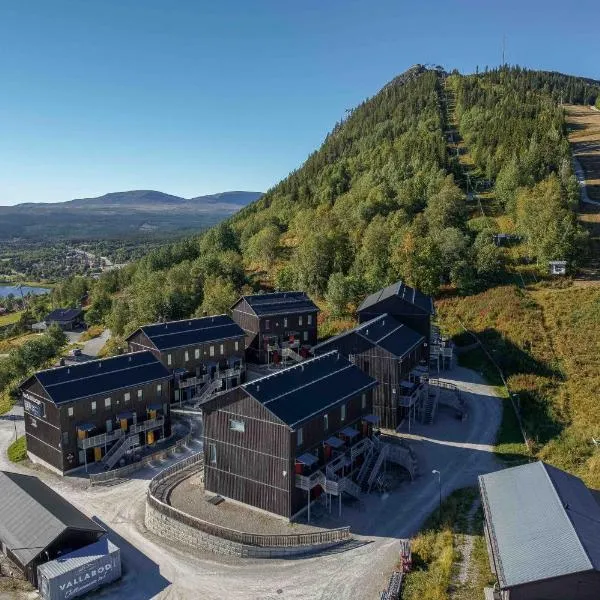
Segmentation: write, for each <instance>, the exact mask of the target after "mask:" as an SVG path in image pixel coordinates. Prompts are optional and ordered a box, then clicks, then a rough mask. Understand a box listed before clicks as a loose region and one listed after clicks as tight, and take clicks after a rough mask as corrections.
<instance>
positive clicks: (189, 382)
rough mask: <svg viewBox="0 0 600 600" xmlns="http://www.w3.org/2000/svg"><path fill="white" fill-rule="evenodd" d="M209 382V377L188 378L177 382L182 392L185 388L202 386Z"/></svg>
mask: <svg viewBox="0 0 600 600" xmlns="http://www.w3.org/2000/svg"><path fill="white" fill-rule="evenodd" d="M207 381H208V375H203V376H202V377H188V378H187V379H180V380H178V381H177V387H178V388H179V389H180V390H181V389H184V388H188V387H192V386H196V385H202V384H203V383H206V382H207Z"/></svg>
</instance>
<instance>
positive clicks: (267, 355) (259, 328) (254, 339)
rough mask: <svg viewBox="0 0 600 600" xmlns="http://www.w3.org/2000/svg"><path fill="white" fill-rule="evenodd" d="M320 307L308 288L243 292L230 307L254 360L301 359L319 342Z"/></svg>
mask: <svg viewBox="0 0 600 600" xmlns="http://www.w3.org/2000/svg"><path fill="white" fill-rule="evenodd" d="M318 312H319V309H318V308H317V306H316V305H315V303H314V302H313V301H312V300H311V299H310V298H309V297H308V296H307V295H306V293H305V292H275V293H272V294H255V295H252V296H242V297H241V298H240V299H239V300H238V301H237V302H236V303H235V304H234V305H233V306H232V308H231V316H232V317H233V320H234V321H235V322H236V323H238V324H239V325H240V327H241V328H242V329H243V330H244V332H245V334H246V348H247V352H248V358H249V359H250V360H253V361H255V362H259V363H267V362H276V363H277V362H280V361H281V360H287V359H290V360H293V361H296V362H298V361H300V360H301V359H302V356H301V355H304V356H306V355H307V354H308V348H310V347H311V346H314V345H315V344H316V343H317V313H318Z"/></svg>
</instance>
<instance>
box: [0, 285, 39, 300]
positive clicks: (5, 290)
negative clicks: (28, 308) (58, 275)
mask: <svg viewBox="0 0 600 600" xmlns="http://www.w3.org/2000/svg"><path fill="white" fill-rule="evenodd" d="M49 291H50V288H43V287H31V286H29V285H24V286H22V287H21V290H20V291H19V288H18V287H17V286H16V285H2V284H1V283H0V298H6V296H8V295H9V294H13V295H14V296H15V298H20V297H21V292H23V296H27V294H34V295H35V296H39V295H40V294H47V293H48V292H49Z"/></svg>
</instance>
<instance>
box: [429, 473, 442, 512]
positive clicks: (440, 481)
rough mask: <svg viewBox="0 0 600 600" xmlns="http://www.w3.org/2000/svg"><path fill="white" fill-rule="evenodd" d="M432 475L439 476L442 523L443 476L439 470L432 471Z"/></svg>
mask: <svg viewBox="0 0 600 600" xmlns="http://www.w3.org/2000/svg"><path fill="white" fill-rule="evenodd" d="M431 473H432V475H437V478H438V486H439V489H440V522H441V521H442V474H441V473H440V472H439V471H438V470H437V469H433V471H431Z"/></svg>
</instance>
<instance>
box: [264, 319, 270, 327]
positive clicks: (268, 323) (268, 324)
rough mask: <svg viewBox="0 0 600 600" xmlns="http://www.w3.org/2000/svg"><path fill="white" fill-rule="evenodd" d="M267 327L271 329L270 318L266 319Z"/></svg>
mask: <svg viewBox="0 0 600 600" xmlns="http://www.w3.org/2000/svg"><path fill="white" fill-rule="evenodd" d="M265 329H271V321H269V319H267V320H266V321H265Z"/></svg>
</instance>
